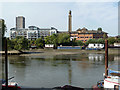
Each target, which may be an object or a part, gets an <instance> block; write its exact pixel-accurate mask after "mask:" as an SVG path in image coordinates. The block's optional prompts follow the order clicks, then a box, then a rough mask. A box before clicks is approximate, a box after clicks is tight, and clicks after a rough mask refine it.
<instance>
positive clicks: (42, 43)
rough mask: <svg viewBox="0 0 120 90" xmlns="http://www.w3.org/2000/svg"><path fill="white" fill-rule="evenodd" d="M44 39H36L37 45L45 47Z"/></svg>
mask: <svg viewBox="0 0 120 90" xmlns="http://www.w3.org/2000/svg"><path fill="white" fill-rule="evenodd" d="M44 44H45V42H44V40H43V39H42V38H38V39H36V41H35V45H36V46H37V48H44Z"/></svg>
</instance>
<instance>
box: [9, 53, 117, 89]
mask: <svg viewBox="0 0 120 90" xmlns="http://www.w3.org/2000/svg"><path fill="white" fill-rule="evenodd" d="M117 58H118V55H114V54H113V55H109V65H110V64H113V63H115V62H117V60H116V59H117ZM8 59H9V77H12V76H14V77H15V78H14V79H13V81H16V82H18V83H19V85H20V86H26V87H36V88H37V87H46V88H52V87H56V86H63V85H73V86H78V87H83V88H90V87H91V86H92V85H94V84H96V82H97V81H98V80H102V79H103V73H104V70H105V69H104V67H105V65H104V54H84V53H83V54H75V55H74V54H73V55H57V56H47V57H45V56H29V57H28V56H9V57H8Z"/></svg>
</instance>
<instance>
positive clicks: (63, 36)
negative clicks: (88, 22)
mask: <svg viewBox="0 0 120 90" xmlns="http://www.w3.org/2000/svg"><path fill="white" fill-rule="evenodd" d="M58 44H59V45H60V44H62V45H66V46H69V45H70V35H69V34H67V33H60V34H58Z"/></svg>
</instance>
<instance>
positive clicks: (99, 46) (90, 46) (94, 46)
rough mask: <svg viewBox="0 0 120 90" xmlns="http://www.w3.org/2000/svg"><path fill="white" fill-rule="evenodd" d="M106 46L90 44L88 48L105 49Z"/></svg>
mask: <svg viewBox="0 0 120 90" xmlns="http://www.w3.org/2000/svg"><path fill="white" fill-rule="evenodd" d="M103 47H104V44H89V45H88V48H103Z"/></svg>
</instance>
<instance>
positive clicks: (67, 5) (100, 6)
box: [0, 2, 118, 37]
mask: <svg viewBox="0 0 120 90" xmlns="http://www.w3.org/2000/svg"><path fill="white" fill-rule="evenodd" d="M0 8H1V9H0V16H1V17H0V18H2V19H4V20H5V23H6V26H7V33H6V36H7V37H9V31H10V28H13V27H15V25H16V20H15V19H16V17H17V16H24V17H25V21H26V22H25V26H26V28H28V26H30V25H34V26H38V27H39V28H51V27H55V28H56V29H58V31H67V30H68V14H69V10H71V11H72V31H76V30H77V29H78V28H83V27H85V28H87V29H88V30H97V28H99V27H101V28H102V29H103V31H105V32H107V33H108V35H109V36H117V35H118V2H2V3H0Z"/></svg>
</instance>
